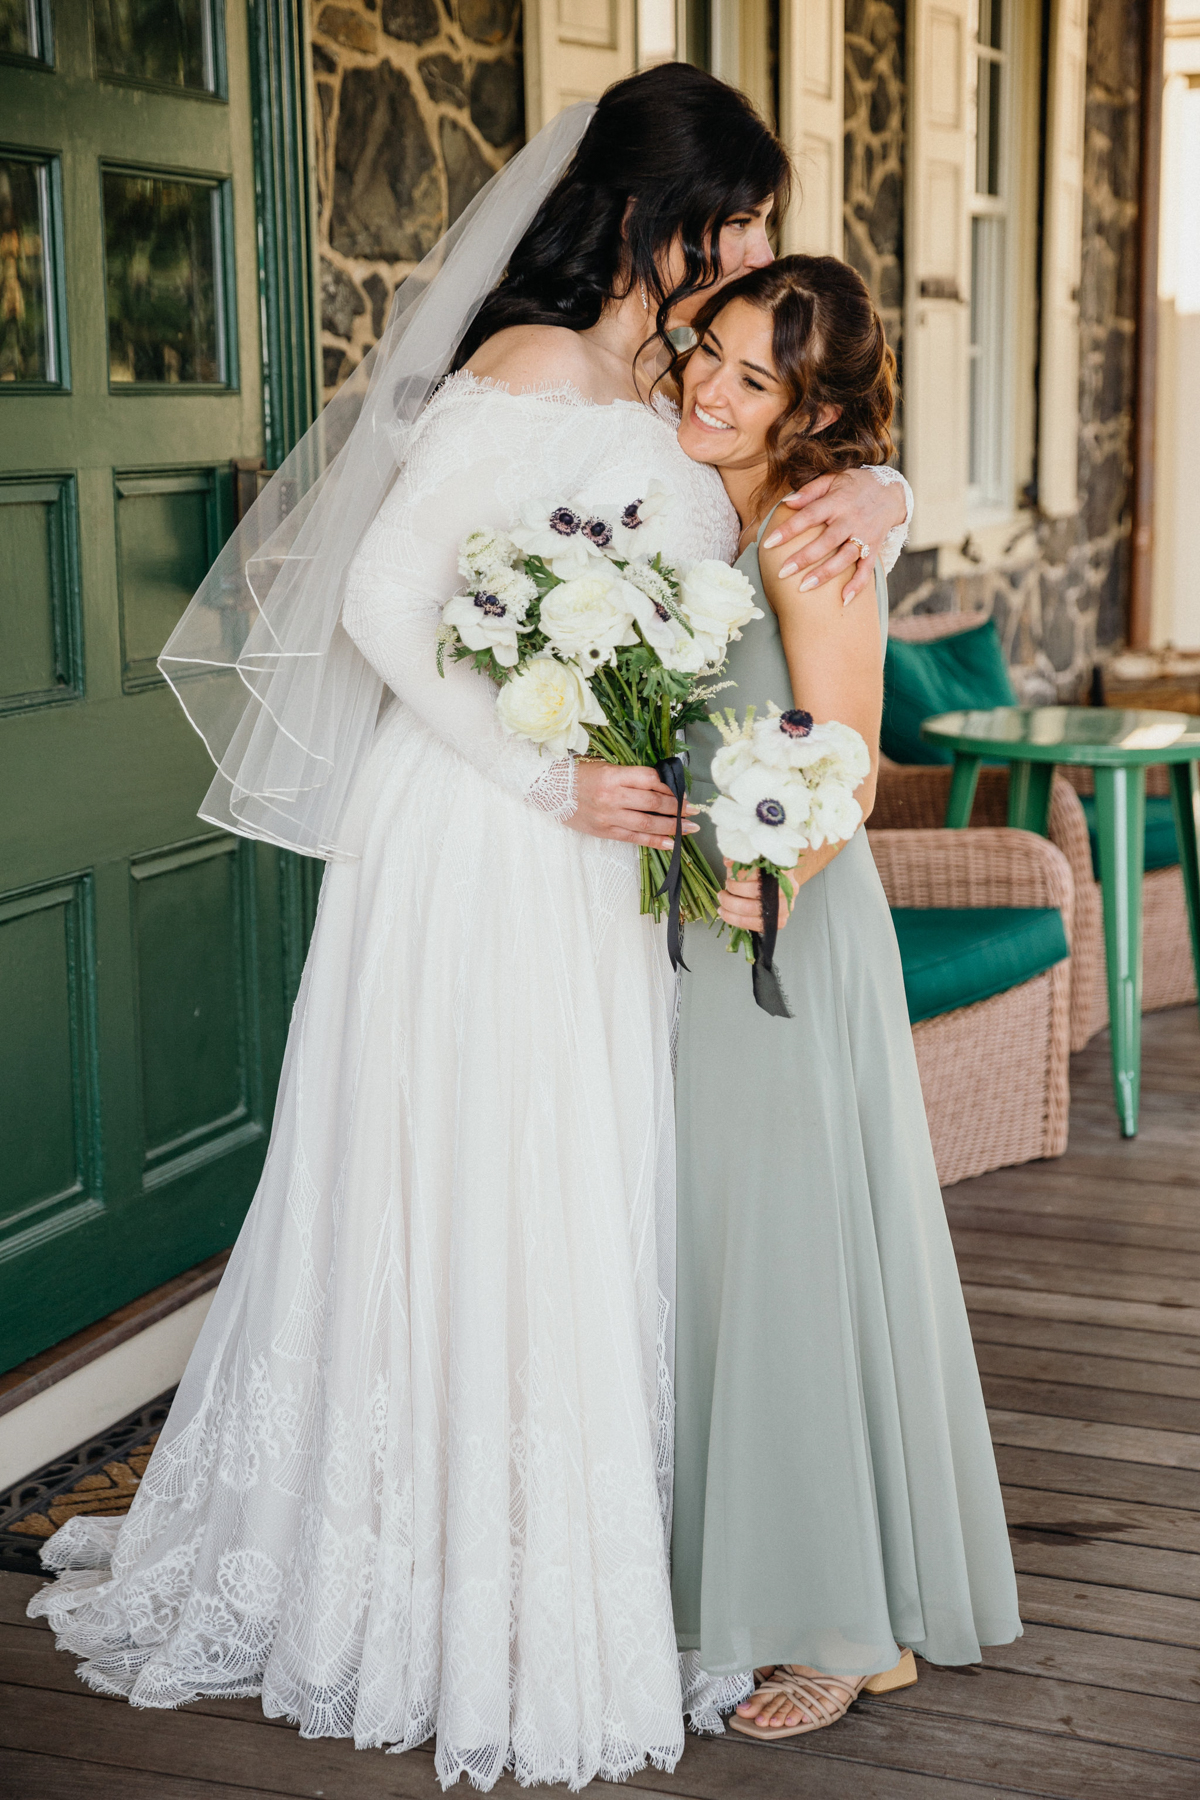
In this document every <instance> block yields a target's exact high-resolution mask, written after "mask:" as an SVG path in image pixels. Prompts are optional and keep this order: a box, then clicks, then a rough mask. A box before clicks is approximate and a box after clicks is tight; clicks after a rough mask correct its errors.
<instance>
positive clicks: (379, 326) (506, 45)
mask: <svg viewBox="0 0 1200 1800" xmlns="http://www.w3.org/2000/svg"><path fill="white" fill-rule="evenodd" d="M311 17H312V58H313V74H314V78H315V86H316V105H315V106H314V109H313V112H314V121H315V135H316V174H317V205H318V215H319V226H318V249H319V253H320V284H321V352H322V361H323V373H324V387H325V398H326V399H328V398H329V396H330V394H331V393H332V392H333V390H334V389H335V388H336V387H337V386H338V384H339V383H340V382H342V381H344V380H345V378H346V376H347V375H348V374H349V372H350V370H351V369H352V368H353V367H354V366H355V365H356V364H357V363H358V362H359V361H360V360H361V358H362V357H363V355H364V354H365V353H366V351H367V350H368V349H369V348H370V346H371V345H372V344H373V343H374V342H375V340H376V338H378V337H379V335H380V333H381V332H382V330H383V325H384V320H385V319H386V317H387V313H388V308H389V306H390V305H391V300H392V294H393V291H394V289H395V287H396V284H397V282H399V281H400V280H402V279H403V277H404V276H405V275H407V274H408V273H409V271H410V269H412V267H413V265H414V264H415V263H417V262H419V261H420V259H421V258H422V257H423V256H424V255H425V254H426V252H427V251H429V250H431V249H432V248H433V246H434V244H435V243H436V242H437V240H438V238H439V237H440V236H441V235H442V233H443V232H444V231H445V230H446V228H447V226H448V225H450V224H452V223H453V221H454V220H455V219H456V218H457V217H458V215H459V213H460V212H461V211H462V210H463V208H464V207H465V206H466V204H467V202H468V201H469V200H470V199H472V197H473V196H474V195H475V194H476V193H477V192H478V191H479V189H480V188H481V187H482V186H483V184H484V182H485V181H487V180H488V179H489V177H490V176H491V175H493V174H494V173H495V171H496V170H497V169H498V168H500V167H501V165H502V164H503V163H504V162H505V161H506V160H507V159H508V158H509V157H510V156H512V155H513V153H514V152H515V151H516V150H518V149H519V148H520V146H521V144H522V142H523V141H524V129H525V117H524V88H523V74H522V67H521V50H520V29H521V7H520V0H316V3H315V4H314V5H313V7H312V15H311Z"/></svg>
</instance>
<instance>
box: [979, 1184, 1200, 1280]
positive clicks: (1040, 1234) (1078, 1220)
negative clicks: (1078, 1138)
mask: <svg viewBox="0 0 1200 1800" xmlns="http://www.w3.org/2000/svg"><path fill="white" fill-rule="evenodd" d="M1131 1210H1132V1209H1131ZM1187 1210H1189V1211H1193V1216H1194V1209H1187ZM1180 1211H1181V1213H1182V1212H1183V1211H1184V1209H1183V1208H1180ZM946 1217H947V1219H948V1220H949V1221H950V1229H951V1231H952V1232H953V1233H954V1235H955V1237H956V1238H957V1237H959V1236H963V1237H965V1236H966V1234H967V1233H968V1232H980V1233H984V1232H986V1233H988V1234H989V1235H991V1236H997V1237H1006V1238H1007V1237H1009V1236H1013V1237H1017V1238H1019V1239H1021V1241H1022V1242H1023V1243H1028V1242H1029V1241H1030V1240H1032V1239H1036V1238H1045V1239H1047V1240H1048V1241H1049V1242H1052V1243H1056V1244H1057V1243H1063V1244H1078V1245H1082V1247H1083V1252H1084V1254H1083V1256H1082V1258H1081V1260H1082V1261H1084V1262H1087V1261H1090V1258H1089V1257H1088V1255H1087V1251H1088V1250H1089V1249H1090V1247H1091V1246H1092V1245H1093V1244H1106V1245H1114V1246H1120V1247H1123V1248H1128V1249H1142V1250H1146V1251H1157V1252H1161V1253H1169V1254H1173V1255H1187V1256H1190V1257H1192V1258H1193V1259H1194V1260H1195V1261H1197V1262H1200V1226H1194V1227H1185V1228H1180V1227H1178V1226H1169V1225H1160V1224H1159V1225H1152V1224H1149V1223H1147V1222H1146V1221H1145V1220H1138V1221H1137V1222H1136V1223H1134V1222H1132V1221H1130V1220H1127V1219H1097V1218H1092V1217H1089V1216H1088V1215H1087V1214H1086V1213H1085V1212H1084V1211H1083V1209H1082V1208H1081V1209H1080V1210H1079V1211H1078V1212H1068V1213H1060V1212H1055V1211H1053V1210H1051V1209H1050V1208H1047V1209H1046V1210H1045V1211H1043V1212H1029V1211H1026V1210H1024V1209H1023V1208H1021V1207H1018V1206H1017V1205H1016V1204H1014V1205H1012V1206H1009V1207H1005V1206H995V1205H993V1206H983V1205H979V1204H977V1203H973V1202H968V1201H966V1200H957V1201H956V1200H955V1199H954V1189H953V1188H951V1189H949V1190H948V1194H947V1199H946Z"/></svg>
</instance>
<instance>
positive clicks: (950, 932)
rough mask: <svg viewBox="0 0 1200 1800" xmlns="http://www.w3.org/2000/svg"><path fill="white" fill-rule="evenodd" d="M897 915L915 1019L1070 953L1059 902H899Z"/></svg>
mask: <svg viewBox="0 0 1200 1800" xmlns="http://www.w3.org/2000/svg"><path fill="white" fill-rule="evenodd" d="M892 920H893V922H894V924H895V927H896V937H897V939H898V941H899V944H900V961H901V963H902V965H903V968H904V992H905V996H906V998H907V1000H908V1016H909V1018H910V1020H911V1021H912V1023H913V1024H914V1025H915V1024H916V1023H917V1021H918V1020H919V1019H935V1018H937V1016H938V1015H939V1014H940V1013H948V1012H953V1011H954V1009H955V1007H958V1006H974V1004H975V1002H976V1001H977V1000H987V999H990V998H991V996H992V995H993V994H1004V993H1007V992H1008V990H1009V988H1014V987H1020V986H1021V984H1022V982H1025V981H1031V980H1032V979H1033V977H1034V976H1035V975H1040V974H1042V972H1043V971H1044V970H1045V969H1052V968H1053V967H1054V965H1055V963H1058V962H1061V961H1062V959H1063V957H1064V956H1067V955H1069V951H1068V948H1067V934H1066V932H1065V931H1064V930H1063V922H1062V914H1061V913H1060V912H1059V911H1058V908H1057V907H1054V906H936V907H910V906H898V907H893V909H892Z"/></svg>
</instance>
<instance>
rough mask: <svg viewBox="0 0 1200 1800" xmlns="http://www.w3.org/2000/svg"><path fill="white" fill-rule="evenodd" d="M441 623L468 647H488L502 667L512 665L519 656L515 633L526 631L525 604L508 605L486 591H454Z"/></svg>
mask: <svg viewBox="0 0 1200 1800" xmlns="http://www.w3.org/2000/svg"><path fill="white" fill-rule="evenodd" d="M505 573H507V574H510V575H511V574H513V573H514V571H512V570H507V571H505ZM497 585H501V584H499V583H497ZM532 585H533V584H532V583H530V586H532ZM534 591H535V592H536V589H535V590H534ZM442 622H443V624H445V625H453V626H454V629H455V630H456V631H457V632H458V635H459V637H460V638H461V639H462V641H463V643H464V644H465V645H466V646H467V649H468V650H490V651H491V652H492V655H493V656H494V657H495V658H496V661H497V662H498V663H499V664H500V665H501V667H502V668H505V669H511V668H514V667H515V665H516V663H517V661H518V659H519V657H520V646H519V645H518V643H517V633H518V632H521V631H528V630H529V626H528V625H527V624H526V623H525V606H524V604H521V603H520V602H518V603H517V604H516V605H509V604H508V603H506V601H504V600H503V599H501V598H500V596H499V595H497V594H488V593H480V594H455V596H454V598H453V599H452V600H448V601H447V602H446V605H445V606H444V607H443V608H442Z"/></svg>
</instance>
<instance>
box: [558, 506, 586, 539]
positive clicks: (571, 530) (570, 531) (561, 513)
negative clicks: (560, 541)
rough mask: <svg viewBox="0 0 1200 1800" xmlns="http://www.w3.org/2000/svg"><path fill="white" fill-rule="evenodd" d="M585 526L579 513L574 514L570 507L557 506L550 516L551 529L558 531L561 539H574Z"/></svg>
mask: <svg viewBox="0 0 1200 1800" xmlns="http://www.w3.org/2000/svg"><path fill="white" fill-rule="evenodd" d="M582 524H583V520H582V519H581V518H580V517H579V514H578V513H573V512H572V511H571V509H570V507H569V506H556V507H555V509H554V511H553V512H552V513H551V514H550V529H551V531H557V533H558V535H559V537H574V536H575V533H576V532H577V531H578V530H579V528H580V526H581V525H582Z"/></svg>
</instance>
